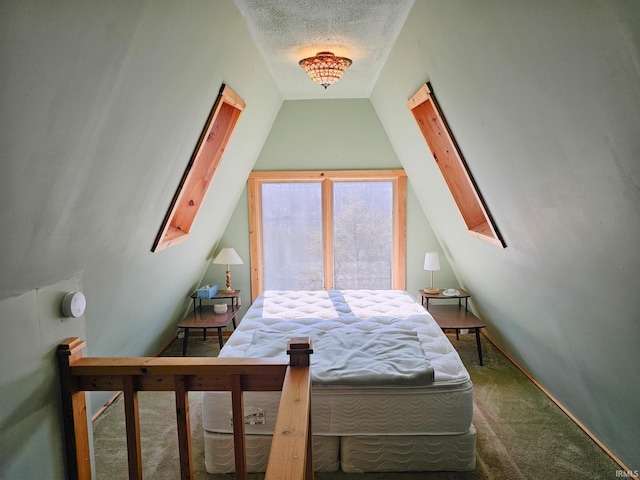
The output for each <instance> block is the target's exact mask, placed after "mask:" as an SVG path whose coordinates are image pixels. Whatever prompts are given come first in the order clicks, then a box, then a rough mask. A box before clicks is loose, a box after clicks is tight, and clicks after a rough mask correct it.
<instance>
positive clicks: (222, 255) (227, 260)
mask: <svg viewBox="0 0 640 480" xmlns="http://www.w3.org/2000/svg"><path fill="white" fill-rule="evenodd" d="M213 263H215V264H219V265H243V264H244V262H243V261H242V259H241V258H240V255H238V253H237V252H236V251H235V249H233V248H228V247H226V248H223V249H222V250H220V252H219V253H218V255H217V256H216V258H214V259H213Z"/></svg>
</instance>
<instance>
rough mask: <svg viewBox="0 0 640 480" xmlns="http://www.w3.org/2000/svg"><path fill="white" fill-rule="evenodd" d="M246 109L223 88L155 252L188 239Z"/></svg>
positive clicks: (173, 202) (161, 230) (176, 194)
mask: <svg viewBox="0 0 640 480" xmlns="http://www.w3.org/2000/svg"><path fill="white" fill-rule="evenodd" d="M244 108H245V104H244V102H243V101H242V99H241V98H240V97H239V96H238V95H237V94H236V93H235V92H234V91H233V90H231V88H229V87H228V86H226V85H225V84H222V87H221V88H220V92H219V93H218V97H217V98H216V101H215V103H214V105H213V108H212V109H211V113H210V114H209V118H208V119H207V122H206V124H205V126H204V129H203V130H202V134H201V135H200V138H199V139H198V143H197V144H196V148H195V150H194V152H193V155H192V156H191V159H190V160H189V163H188V164H187V168H186V169H185V172H184V175H183V176H182V180H180V184H179V185H178V189H177V190H176V193H175V195H174V197H173V200H172V201H171V206H170V207H169V211H168V212H167V215H166V216H165V218H164V221H163V222H162V228H160V231H159V232H158V236H157V237H156V240H155V242H154V244H153V248H152V249H151V251H152V252H157V251H160V250H164V249H165V248H168V247H171V246H172V245H176V244H178V243H180V242H183V241H185V240H186V239H187V238H189V232H190V231H191V227H192V226H193V223H194V222H195V219H196V216H197V215H198V211H199V210H200V207H201V205H202V202H203V200H204V197H205V195H206V193H207V190H208V188H209V185H210V184H211V181H212V180H213V176H214V175H215V173H216V170H217V168H218V165H219V164H220V159H221V158H222V154H223V153H224V149H225V148H226V146H227V143H228V142H229V139H230V138H231V134H232V133H233V130H234V128H235V126H236V123H237V122H238V119H239V118H240V115H241V113H242V112H243V110H244Z"/></svg>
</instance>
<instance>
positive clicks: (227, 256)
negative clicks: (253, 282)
mask: <svg viewBox="0 0 640 480" xmlns="http://www.w3.org/2000/svg"><path fill="white" fill-rule="evenodd" d="M213 263H215V264H218V265H226V266H227V288H226V289H225V290H223V292H224V293H233V292H235V290H234V289H233V288H231V268H230V267H229V265H243V264H244V262H243V261H242V259H241V258H240V255H238V253H237V252H236V251H235V249H233V248H228V247H225V248H223V249H222V250H220V252H219V253H218V255H216V258H214V259H213Z"/></svg>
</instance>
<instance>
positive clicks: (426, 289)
mask: <svg viewBox="0 0 640 480" xmlns="http://www.w3.org/2000/svg"><path fill="white" fill-rule="evenodd" d="M424 292H425V293H430V294H432V295H437V294H438V293H440V289H439V288H432V287H424Z"/></svg>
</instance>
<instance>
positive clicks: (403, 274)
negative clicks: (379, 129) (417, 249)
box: [392, 175, 407, 290]
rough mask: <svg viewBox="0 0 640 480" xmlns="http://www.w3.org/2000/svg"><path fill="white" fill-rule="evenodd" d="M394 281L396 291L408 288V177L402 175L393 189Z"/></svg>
mask: <svg viewBox="0 0 640 480" xmlns="http://www.w3.org/2000/svg"><path fill="white" fill-rule="evenodd" d="M393 192H394V198H393V203H394V207H393V211H394V213H395V214H394V215H393V222H394V226H393V250H394V253H393V256H394V262H393V279H392V282H393V283H392V285H393V288H394V289H396V290H406V288H407V176H406V175H401V176H399V177H398V178H397V179H396V185H395V188H394V189H393Z"/></svg>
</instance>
